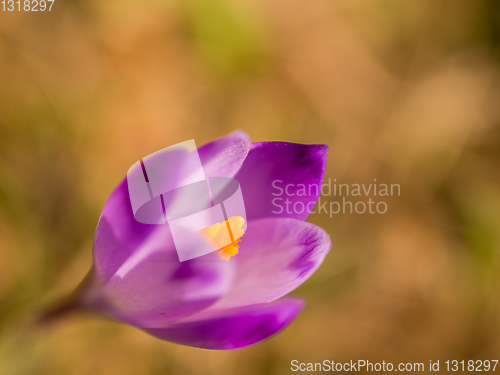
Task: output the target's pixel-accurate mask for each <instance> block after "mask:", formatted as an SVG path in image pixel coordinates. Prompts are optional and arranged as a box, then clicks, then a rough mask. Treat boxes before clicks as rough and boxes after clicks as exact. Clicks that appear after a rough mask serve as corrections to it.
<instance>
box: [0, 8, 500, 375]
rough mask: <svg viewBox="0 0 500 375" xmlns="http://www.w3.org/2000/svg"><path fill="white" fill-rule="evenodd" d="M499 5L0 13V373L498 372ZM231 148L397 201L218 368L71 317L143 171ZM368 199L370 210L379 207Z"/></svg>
mask: <svg viewBox="0 0 500 375" xmlns="http://www.w3.org/2000/svg"><path fill="white" fill-rule="evenodd" d="M499 4H500V3H499V2H498V1H497V0H475V1H468V0H406V1H401V0H370V1H367V0H364V1H363V0H315V1H310V2H305V1H297V0H286V1H284V0H265V1H264V0H163V1H162V0H147V1H144V0H143V1H138V0H121V1H118V0H108V1H97V0H91V1H81V0H65V1H62V0H56V1H55V3H54V5H53V7H52V10H51V12H50V13H49V12H43V13H42V12H38V13H36V12H23V11H21V12H17V11H16V12H5V11H2V10H1V8H0V373H1V374H51V375H52V374H67V375H71V374H93V375H98V374H106V375H113V374H120V375H122V374H217V375H219V374H285V373H290V362H291V361H292V360H294V359H296V360H298V361H299V362H316V361H322V360H323V359H332V360H335V361H350V360H358V359H366V360H370V361H373V362H375V361H382V360H385V361H386V362H387V361H392V362H394V363H397V362H407V361H408V362H414V361H420V362H425V363H426V364H427V363H428V361H429V360H434V361H435V360H438V359H440V360H441V361H445V360H448V359H450V360H451V359H458V360H461V359H466V360H468V359H500V358H499V357H498V353H500V326H499V317H500V300H499V297H500V279H499V272H498V271H499V265H500V263H499V261H500V174H499V173H498V172H499V168H500V106H499V102H500V71H499V69H498V64H499V48H500V6H499ZM234 129H242V130H245V131H246V132H248V133H249V134H250V136H251V138H252V140H253V141H254V142H255V141H265V140H283V141H290V142H299V143H327V144H328V145H329V146H330V153H329V160H328V165H327V171H326V176H325V177H326V178H331V179H332V180H333V179H334V178H335V179H336V180H337V183H348V184H354V183H358V184H362V183H365V184H370V183H373V180H374V178H376V179H377V182H378V183H386V184H400V186H401V196H395V197H388V198H387V199H384V201H385V202H387V205H388V210H387V212H386V213H385V214H375V215H370V214H361V215H360V214H337V215H334V216H333V217H332V218H330V217H328V216H327V215H325V214H316V215H312V216H311V217H310V219H309V220H310V221H312V222H314V223H317V224H319V225H321V226H323V227H324V228H325V229H326V230H327V231H328V232H329V233H330V235H331V238H332V242H333V247H332V251H331V253H330V254H329V255H328V257H327V258H326V260H325V262H324V264H323V266H322V267H321V268H320V269H319V271H318V272H317V273H316V274H315V275H314V276H313V277H312V278H311V279H310V280H309V281H308V282H306V283H305V284H304V285H303V286H301V287H300V288H299V289H298V290H297V291H296V292H295V294H299V295H304V296H306V298H307V305H306V308H305V309H304V311H303V312H302V313H301V315H300V316H299V317H298V319H297V320H296V321H295V322H294V323H293V324H292V325H291V326H290V327H288V328H287V329H286V330H285V331H284V332H283V333H281V334H279V335H278V336H276V337H273V338H271V339H270V340H267V341H265V342H263V343H260V344H258V345H255V346H253V347H250V348H247V349H243V350H237V351H230V352H215V351H208V350H200V349H195V348H189V347H183V346H179V345H174V344H170V343H168V342H162V341H160V340H157V339H155V338H152V337H150V336H148V335H146V334H145V333H143V332H141V331H139V330H137V329H135V328H133V327H129V326H125V325H122V324H119V323H115V322H110V321H107V320H105V319H102V318H101V317H98V316H93V315H85V314H82V315H74V316H71V317H68V318H67V319H65V320H61V321H59V322H57V323H55V324H53V325H52V326H50V327H48V328H47V329H41V330H32V329H27V328H23V327H25V324H24V323H25V322H26V321H27V320H29V319H30V317H31V316H33V314H35V313H36V312H38V311H39V310H40V309H43V308H44V307H46V306H47V304H50V302H51V301H53V300H54V299H57V298H59V297H61V296H64V295H65V294H67V293H69V292H71V291H72V290H73V289H74V288H75V287H76V286H77V285H78V283H79V282H80V281H81V279H82V278H83V277H84V276H85V274H86V273H87V271H88V269H89V267H90V266H91V261H92V255H91V249H92V238H93V231H94V228H95V225H96V223H97V219H98V217H99V213H100V210H101V208H102V206H103V204H104V202H105V200H106V198H107V197H108V195H109V194H110V192H111V191H112V190H113V189H114V187H115V186H116V185H117V184H118V182H119V181H120V180H121V179H122V178H123V177H124V176H125V174H126V172H127V170H128V168H129V166H131V165H132V164H133V163H134V162H135V161H137V160H138V159H139V158H140V157H143V156H144V155H147V154H150V153H151V152H153V151H156V150H158V149H161V148H163V147H165V146H168V145H171V144H174V143H177V142H181V141H184V140H186V139H192V138H194V139H195V140H196V142H197V144H198V145H202V144H203V143H206V142H208V141H210V140H212V139H213V138H215V137H219V136H222V135H224V134H226V133H228V132H230V131H232V130H234ZM361 198H362V199H361V200H364V201H366V199H365V197H361Z"/></svg>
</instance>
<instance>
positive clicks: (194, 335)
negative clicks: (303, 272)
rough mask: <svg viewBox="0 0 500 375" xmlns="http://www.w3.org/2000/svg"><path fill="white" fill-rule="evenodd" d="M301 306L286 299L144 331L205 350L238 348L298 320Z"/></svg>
mask: <svg viewBox="0 0 500 375" xmlns="http://www.w3.org/2000/svg"><path fill="white" fill-rule="evenodd" d="M302 306H303V301H302V300H301V299H298V298H284V299H282V300H279V301H276V302H274V303H271V304H267V305H264V306H257V307H256V306H253V307H248V308H247V309H246V310H245V311H239V312H238V313H233V314H229V315H225V316H219V317H217V318H213V319H207V320H201V321H194V322H189V323H181V324H174V325H172V326H170V327H167V328H149V329H145V331H146V332H148V333H150V334H151V335H153V336H156V337H158V338H160V339H163V340H167V341H172V342H175V343H178V344H184V345H189V346H195V347H199V348H205V349H237V348H242V347H245V346H248V345H252V344H255V343H257V342H259V341H261V340H264V339H266V338H268V337H270V336H272V335H274V334H275V333H277V332H278V331H280V330H282V329H283V328H284V327H286V326H287V325H288V324H289V323H291V322H292V321H293V319H295V317H296V316H297V315H298V313H299V312H300V310H301V309H302Z"/></svg>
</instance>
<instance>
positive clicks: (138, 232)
mask: <svg viewBox="0 0 500 375" xmlns="http://www.w3.org/2000/svg"><path fill="white" fill-rule="evenodd" d="M155 229H156V226H155V225H149V224H142V223H139V222H138V221H137V220H135V218H134V214H133V212H132V206H131V204H130V197H129V194H128V186H127V180H126V179H125V180H123V181H122V182H121V183H120V185H118V187H117V188H116V189H115V191H114V192H113V193H112V194H111V196H110V197H109V198H108V200H107V202H106V204H105V205H104V208H103V210H102V213H101V217H100V218H99V222H98V223H97V228H96V231H95V235H94V264H95V268H96V271H97V275H98V276H99V277H100V279H101V280H102V281H103V282H107V281H108V280H109V279H110V278H111V277H112V276H113V275H114V274H115V272H116V271H117V270H118V268H119V267H120V266H121V265H122V263H123V262H124V261H125V259H127V258H128V257H129V256H130V254H132V252H133V251H134V250H135V249H136V248H137V247H138V246H140V245H141V244H142V243H143V242H144V241H145V240H146V239H147V238H148V236H149V235H150V234H151V233H152V232H153V231H154V230H155Z"/></svg>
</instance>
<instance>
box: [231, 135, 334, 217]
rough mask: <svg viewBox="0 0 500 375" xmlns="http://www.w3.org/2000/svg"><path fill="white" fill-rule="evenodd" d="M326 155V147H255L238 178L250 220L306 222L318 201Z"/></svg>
mask: <svg viewBox="0 0 500 375" xmlns="http://www.w3.org/2000/svg"><path fill="white" fill-rule="evenodd" d="M327 153H328V146H326V145H303V144H295V143H286V142H262V143H253V144H252V148H251V150H250V152H249V153H248V156H247V158H246V159H245V162H244V163H243V165H242V166H241V169H240V170H239V172H238V173H237V174H236V176H235V179H236V180H238V181H239V182H240V185H241V191H242V192H243V197H244V199H245V202H247V203H246V207H245V208H246V214H247V219H248V220H251V219H258V218H262V217H292V218H295V219H300V220H304V219H306V218H307V216H308V215H309V213H310V211H311V210H312V209H313V207H314V204H315V203H316V201H317V200H318V198H319V193H320V189H321V185H322V183H323V177H324V174H325V165H326V158H327ZM273 183H274V186H273ZM299 184H302V185H299ZM310 185H311V186H312V187H311V189H310ZM287 186H288V187H287ZM314 186H316V187H314ZM278 188H280V189H282V190H279V189H278ZM285 188H286V189H287V190H285ZM303 188H305V191H304V190H303ZM309 190H311V191H309ZM280 193H281V195H280ZM309 193H311V194H309ZM299 194H300V195H299ZM274 199H276V200H274ZM285 199H288V200H289V201H290V204H289V205H288V207H286V206H285ZM273 200H274V204H273ZM299 202H300V203H299Z"/></svg>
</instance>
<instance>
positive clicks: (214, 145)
mask: <svg viewBox="0 0 500 375" xmlns="http://www.w3.org/2000/svg"><path fill="white" fill-rule="evenodd" d="M249 150H250V138H249V137H248V135H247V134H246V133H244V132H242V131H235V132H233V133H231V134H229V135H227V136H225V137H222V138H219V139H217V140H215V141H213V142H210V143H207V144H206V145H204V146H201V147H200V148H199V149H198V153H199V155H200V160H201V162H202V165H203V169H204V171H205V175H206V176H207V177H215V176H217V177H233V176H234V175H235V174H236V172H237V171H238V170H239V168H240V167H241V165H242V163H243V161H244V160H245V158H246V156H247V154H248V151H249ZM155 229H157V226H156V225H149V224H142V223H139V222H138V221H137V220H136V219H135V218H134V214H133V212H132V206H131V204H130V197H129V190H128V184H127V179H126V178H125V179H124V180H123V181H122V182H121V183H120V185H118V187H117V188H116V189H115V191H114V192H113V193H112V194H111V196H110V197H109V198H108V200H107V202H106V204H105V205H104V208H103V210H102V213H101V217H100V218H99V222H98V224H97V228H96V231H95V237H94V261H95V269H96V271H97V272H96V273H97V276H98V277H99V278H100V280H101V281H103V282H107V281H108V280H109V279H110V278H111V277H112V276H113V275H114V274H115V272H116V271H117V270H118V268H119V267H120V266H121V265H122V264H123V262H124V261H125V260H126V259H127V258H128V257H129V256H130V255H131V254H132V253H133V252H134V251H135V250H136V249H137V248H138V247H139V246H140V245H141V244H142V243H143V242H144V241H145V240H146V239H147V238H148V236H149V235H150V234H151V233H152V232H154V231H155Z"/></svg>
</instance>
